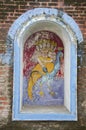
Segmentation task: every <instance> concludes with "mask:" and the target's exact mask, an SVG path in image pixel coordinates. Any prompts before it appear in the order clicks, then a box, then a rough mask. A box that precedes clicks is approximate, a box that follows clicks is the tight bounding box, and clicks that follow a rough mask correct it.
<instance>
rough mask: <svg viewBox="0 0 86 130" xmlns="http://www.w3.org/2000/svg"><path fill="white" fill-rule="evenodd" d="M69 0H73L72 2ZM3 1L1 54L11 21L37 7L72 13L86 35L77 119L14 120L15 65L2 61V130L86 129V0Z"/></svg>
mask: <svg viewBox="0 0 86 130" xmlns="http://www.w3.org/2000/svg"><path fill="white" fill-rule="evenodd" d="M69 1H70V2H69ZM69 1H68V0H0V54H2V53H3V54H4V53H5V51H6V48H7V46H6V44H5V43H6V36H7V33H8V30H9V28H10V26H11V25H12V23H13V22H14V21H15V20H16V19H17V18H18V17H19V16H20V15H21V14H23V13H24V12H26V11H28V10H30V9H33V8H36V7H49V8H58V9H60V10H62V11H64V12H66V13H67V14H68V15H70V16H72V17H73V18H74V20H75V21H76V23H77V24H78V25H79V27H80V29H81V31H82V34H83V37H84V61H83V65H82V67H81V68H79V69H78V74H77V77H78V79H77V87H78V89H77V97H78V99H77V100H78V103H77V104H78V107H77V109H78V121H77V122H16V121H15V122H13V121H12V119H11V116H12V92H13V67H12V66H9V65H7V64H4V65H3V64H2V63H1V61H0V128H1V130H15V129H16V130H17V129H18V130H19V129H21V130H23V129H25V130H46V129H48V130H66V129H67V130H81V129H82V130H86V58H85V54H86V2H85V0H79V1H78V0H75V1H74V0H73V1H71V0H69Z"/></svg>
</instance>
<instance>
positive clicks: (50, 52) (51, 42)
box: [22, 31, 64, 106]
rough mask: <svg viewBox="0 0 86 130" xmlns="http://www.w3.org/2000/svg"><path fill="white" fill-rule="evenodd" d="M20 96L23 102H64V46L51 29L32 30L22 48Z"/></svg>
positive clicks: (30, 103) (36, 103) (59, 103)
mask: <svg viewBox="0 0 86 130" xmlns="http://www.w3.org/2000/svg"><path fill="white" fill-rule="evenodd" d="M23 64H24V65H23V97H22V102H23V103H22V104H23V106H26V105H64V47H63V43H62V41H61V39H60V38H59V37H58V36H57V35H56V34H55V33H53V32H49V31H40V32H36V33H34V34H32V35H31V36H30V37H29V38H28V39H27V40H26V42H25V44H24V50H23Z"/></svg>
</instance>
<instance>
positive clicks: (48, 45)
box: [36, 39, 57, 51]
mask: <svg viewBox="0 0 86 130" xmlns="http://www.w3.org/2000/svg"><path fill="white" fill-rule="evenodd" d="M56 47H57V43H56V42H55V41H52V40H50V39H41V40H39V41H37V42H36V49H37V50H38V51H39V50H41V49H43V50H47V49H48V50H51V51H52V50H55V49H56Z"/></svg>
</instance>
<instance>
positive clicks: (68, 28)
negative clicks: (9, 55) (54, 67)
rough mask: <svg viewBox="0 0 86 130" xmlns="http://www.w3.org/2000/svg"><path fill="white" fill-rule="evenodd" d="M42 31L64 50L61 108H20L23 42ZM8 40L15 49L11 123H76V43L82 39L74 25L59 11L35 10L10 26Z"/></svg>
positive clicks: (22, 106) (70, 19)
mask: <svg viewBox="0 0 86 130" xmlns="http://www.w3.org/2000/svg"><path fill="white" fill-rule="evenodd" d="M42 31H45V32H46V31H48V32H52V35H53V34H55V35H56V36H57V37H58V38H59V39H60V40H61V41H62V44H63V47H64V103H63V104H61V105H58V104H55V105H54V104H51V105H42V104H41V105H39V104H38V105H37V104H36V105H31V104H28V103H27V104H26V105H24V104H23V98H22V97H23V92H24V90H23V79H24V76H23V67H24V63H23V58H24V46H25V42H26V41H27V39H28V38H30V37H31V36H32V35H33V34H35V33H37V32H42ZM8 39H9V41H11V42H10V43H12V44H13V45H14V85H13V120H77V43H78V44H80V43H81V42H82V41H83V37H82V33H81V31H80V29H79V27H78V25H77V24H76V23H75V21H74V20H73V19H72V18H71V17H70V16H68V15H67V14H66V13H64V12H62V11H59V10H56V9H50V8H36V9H33V10H30V11H27V12H26V13H24V14H23V15H21V16H20V17H19V18H18V19H17V20H16V21H15V22H14V23H13V25H12V26H11V28H10V30H9V32H8ZM48 40H49V39H48ZM29 44H30V43H29ZM33 44H34V45H35V42H34V43H33ZM45 75H46V74H45Z"/></svg>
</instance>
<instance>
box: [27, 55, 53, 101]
mask: <svg viewBox="0 0 86 130" xmlns="http://www.w3.org/2000/svg"><path fill="white" fill-rule="evenodd" d="M39 59H40V61H42V62H43V61H45V60H46V62H44V63H43V65H44V67H45V68H47V72H48V73H50V72H52V71H53V69H54V63H53V62H50V61H51V60H52V59H51V58H47V57H46V58H44V57H39ZM43 75H46V72H44V71H43V68H42V66H41V65H40V64H39V63H38V64H37V65H36V66H35V67H34V68H33V70H32V73H31V76H30V78H29V81H28V96H29V99H30V100H32V98H33V95H32V91H33V86H34V85H35V84H36V82H37V80H38V79H39V78H41V77H42V76H43ZM40 94H41V95H42V93H40Z"/></svg>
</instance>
